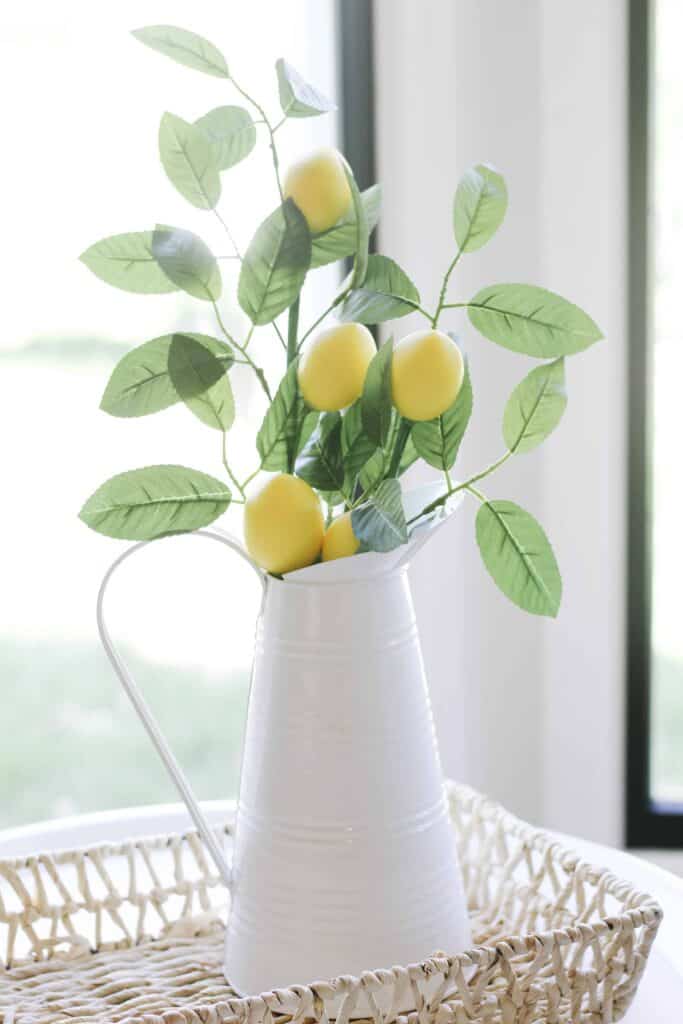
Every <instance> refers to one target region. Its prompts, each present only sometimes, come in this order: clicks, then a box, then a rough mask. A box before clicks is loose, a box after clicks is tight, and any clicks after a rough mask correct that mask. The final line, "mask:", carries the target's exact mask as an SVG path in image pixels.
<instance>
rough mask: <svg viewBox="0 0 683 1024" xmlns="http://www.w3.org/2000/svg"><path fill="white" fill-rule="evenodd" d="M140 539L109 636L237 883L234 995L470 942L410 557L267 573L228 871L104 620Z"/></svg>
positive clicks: (131, 688) (231, 967)
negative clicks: (338, 572)
mask: <svg viewBox="0 0 683 1024" xmlns="http://www.w3.org/2000/svg"><path fill="white" fill-rule="evenodd" d="M202 532H203V533H204V534H205V535H207V536H212V537H214V539H219V540H223V541H224V542H225V543H228V544H229V545H230V546H231V547H234V546H235V542H233V541H231V540H230V539H229V538H227V536H226V535H222V534H221V533H220V531H218V530H215V529H214V530H207V531H202ZM139 546H140V545H136V547H139ZM133 550H135V548H132V549H129V551H128V552H126V553H125V554H124V555H123V556H122V558H120V559H119V561H118V562H117V563H115V564H114V566H112V569H111V570H110V572H109V574H108V575H107V577H106V578H105V581H104V583H103V586H102V590H101V592H100V600H99V604H98V609H99V621H100V628H101V632H102V639H103V642H104V645H105V648H106V650H107V652H108V653H109V655H110V658H111V659H112V662H113V664H114V667H115V669H116V671H117V673H118V675H119V677H120V679H121V681H122V682H123V684H124V686H125V687H126V689H127V691H128V693H129V695H130V696H131V699H132V700H133V702H134V704H135V706H136V708H137V710H138V712H139V713H140V715H141V717H142V719H143V722H144V724H145V726H146V728H147V729H148V731H149V733H150V735H151V737H152V739H153V740H154V742H155V744H156V745H157V748H158V749H159V751H160V753H161V755H162V757H163V758H164V761H165V762H166V765H167V767H168V768H169V771H171V774H172V775H173V778H174V781H175V782H176V784H177V785H178V787H179V789H180V792H181V795H182V796H183V799H185V800H186V802H187V804H188V807H189V809H190V813H191V814H192V815H193V818H194V820H195V821H196V823H197V825H198V827H199V828H200V831H201V832H202V835H203V837H204V839H205V841H206V842H207V843H208V844H209V846H210V848H211V851H212V853H213V855H214V858H215V859H217V861H218V863H219V868H220V870H221V871H222V872H223V874H224V876H225V878H226V882H229V886H230V890H231V910H230V915H229V918H228V925H227V933H226V943H225V975H226V978H227V979H228V981H229V982H230V984H231V985H232V986H233V988H235V990H236V991H238V992H239V993H242V994H255V993H259V992H264V991H270V990H272V989H274V988H286V987H290V986H291V985H294V984H306V983H310V982H311V981H314V980H321V979H329V978H333V977H336V976H338V975H342V974H355V975H358V974H360V973H362V972H363V971H364V970H368V969H376V968H382V967H390V966H392V965H393V964H409V963H414V962H419V961H420V960H423V959H425V958H426V957H428V956H430V955H431V954H432V953H434V952H436V951H444V952H446V953H450V954H453V953H457V952H461V951H462V950H464V949H465V948H466V947H467V946H468V944H469V941H470V934H469V924H468V917H467V910H466V905H465V900H464V896H463V888H462V882H461V877H460V871H459V867H458V862H457V854H456V849H455V839H454V835H453V832H452V828H451V825H450V822H449V817H448V813H447V806H446V798H445V792H444V787H443V779H442V772H441V766H440V763H439V755H438V751H437V745H436V738H435V732H434V724H433V720H432V713H431V707H430V701H429V695H428V691H427V686H426V680H425V674H424V668H423V663H422V656H421V652H420V643H419V638H418V634H417V627H416V621H415V613H414V609H413V603H412V599H411V594H410V587H409V582H408V576H407V570H406V567H405V565H400V564H399V565H398V567H396V566H392V567H390V568H389V569H388V570H387V571H382V570H381V563H379V564H380V569H379V571H378V570H377V564H378V563H377V562H375V563H374V564H373V565H374V567H373V571H372V572H370V573H366V574H364V573H363V572H361V573H360V574H356V575H355V577H354V578H350V579H333V580H331V581H328V580H326V579H325V578H324V575H321V576H318V577H315V576H314V577H311V578H306V577H305V575H304V576H303V577H302V578H297V574H295V576H294V577H293V578H289V579H285V580H278V579H273V578H271V577H268V578H266V577H264V576H263V574H260V575H261V578H262V582H263V584H264V597H263V604H262V608H261V614H260V616H259V621H258V626H257V631H256V650H255V657H254V666H253V673H252V682H251V693H250V698H249V713H248V718H247V726H246V736H245V743H244V755H243V763H242V776H241V784H240V796H239V803H238V810H237V819H236V826H235V838H234V847H233V862H232V867H231V870H230V876H229V877H228V871H229V869H228V868H227V866H226V865H225V862H224V860H223V859H222V856H221V851H220V850H218V849H216V846H217V844H216V842H215V838H214V837H213V834H212V833H211V831H210V829H209V827H208V825H207V824H206V822H205V821H204V820H203V818H202V815H201V811H200V810H199V808H198V806H197V804H196V801H195V800H194V798H193V796H192V794H191V792H190V789H189V786H188V784H187V781H186V780H185V778H184V777H183V775H182V772H181V771H180V769H179V768H178V766H177V765H176V763H175V761H174V759H173V756H172V754H171V753H170V751H169V750H168V747H167V746H166V744H165V741H164V739H163V737H162V736H161V734H160V733H159V730H158V728H157V727H156V724H155V723H154V721H153V720H152V719H151V716H150V714H149V710H148V709H147V707H146V705H145V704H144V701H143V699H142V697H141V696H140V694H139V693H138V691H137V689H136V687H135V684H134V683H133V681H132V679H131V677H130V675H129V673H128V672H127V670H126V668H125V666H124V665H123V663H122V661H121V659H120V657H119V656H118V654H117V653H116V652H115V650H114V648H113V646H112V643H111V640H110V638H109V635H108V633H107V630H106V627H105V625H104V621H103V615H102V599H103V594H104V589H105V586H106V583H107V581H108V579H109V576H110V575H111V572H112V571H113V569H114V568H115V567H116V565H118V564H120V561H122V560H123V558H125V557H126V556H127V554H129V553H131V552H132V551H133ZM239 550H240V553H241V554H242V555H243V556H244V553H243V551H242V550H241V549H239ZM363 557H364V556H360V557H358V556H357V558H356V559H354V560H353V561H356V560H358V562H359V564H360V563H361V562H362V559H363ZM348 561H349V562H350V561H352V560H348ZM371 564H372V563H371ZM257 571H258V572H259V573H260V570H257Z"/></svg>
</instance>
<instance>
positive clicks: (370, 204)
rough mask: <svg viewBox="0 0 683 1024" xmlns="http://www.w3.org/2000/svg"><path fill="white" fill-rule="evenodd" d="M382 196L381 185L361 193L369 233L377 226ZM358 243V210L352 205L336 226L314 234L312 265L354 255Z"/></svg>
mask: <svg viewBox="0 0 683 1024" xmlns="http://www.w3.org/2000/svg"><path fill="white" fill-rule="evenodd" d="M381 198H382V196H381V186H379V185H371V186H370V188H366V189H365V191H364V192H361V194H360V199H361V203H362V204H363V211H364V213H365V219H366V221H367V225H368V233H369V234H370V233H372V231H374V229H375V228H376V227H377V222H378V220H379V211H380V203H381ZM357 244H358V238H357V231H356V211H355V208H353V207H352V209H351V210H349V212H348V214H347V215H346V216H345V217H343V218H342V219H341V220H340V221H339V222H338V223H337V224H335V225H334V227H331V228H328V229H327V231H322V232H321V233H320V234H319V235H313V249H312V251H311V267H322V266H324V265H325V264H326V263H334V262H335V261H336V260H341V259H345V258H346V257H347V256H353V254H354V253H355V251H356V246H357Z"/></svg>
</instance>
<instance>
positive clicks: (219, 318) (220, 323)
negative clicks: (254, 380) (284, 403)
mask: <svg viewBox="0 0 683 1024" xmlns="http://www.w3.org/2000/svg"><path fill="white" fill-rule="evenodd" d="M211 305H212V306H213V311H214V313H215V315H216V320H217V321H218V326H219V327H220V329H221V331H222V332H223V334H224V335H225V339H226V341H227V342H228V343H229V344H230V345H232V346H233V348H236V349H237V351H238V352H241V353H242V355H243V356H244V359H245V361H246V362H247V363H248V364H249V366H251V368H252V370H253V371H254V373H255V374H256V376H257V377H258V379H259V381H260V383H261V387H262V388H263V390H264V391H265V393H266V397H267V399H268V401H269V402H272V400H273V396H272V395H271V393H270V388H269V387H268V381H267V380H266V375H265V373H264V372H263V370H262V369H261V367H260V366H257V365H256V363H255V362H254V360H253V359H252V358H251V356H250V355H249V353H248V352H247V350H246V348H245V347H244V345H240V343H239V341H237V340H236V339H235V338H233V336H232V334H231V333H230V331H229V330H228V329H227V327H226V326H225V324H224V323H223V318H222V316H221V313H220V310H219V308H218V306H217V304H216V300H215V299H211Z"/></svg>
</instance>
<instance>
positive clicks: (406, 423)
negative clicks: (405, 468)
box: [387, 416, 413, 479]
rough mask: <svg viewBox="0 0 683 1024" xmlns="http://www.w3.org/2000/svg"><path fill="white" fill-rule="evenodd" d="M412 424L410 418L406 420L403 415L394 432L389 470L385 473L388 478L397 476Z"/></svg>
mask: <svg viewBox="0 0 683 1024" xmlns="http://www.w3.org/2000/svg"><path fill="white" fill-rule="evenodd" d="M412 426H413V424H412V422H411V421H410V420H407V419H406V418H405V417H404V416H402V417H401V422H400V423H399V427H398V431H397V434H396V441H395V444H394V449H393V452H392V453H391V462H390V463H389V472H388V474H387V476H388V477H389V479H392V478H393V477H397V476H398V471H399V468H400V465H401V456H402V455H403V451H404V449H405V446H406V444H407V443H408V438H409V437H410V431H411V429H412Z"/></svg>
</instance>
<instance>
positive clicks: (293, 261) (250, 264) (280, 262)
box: [237, 199, 311, 324]
mask: <svg viewBox="0 0 683 1024" xmlns="http://www.w3.org/2000/svg"><path fill="white" fill-rule="evenodd" d="M310 265H311V235H310V232H309V230H308V224H307V223H306V218H305V217H304V215H303V214H302V213H301V211H300V210H299V208H298V207H297V206H296V204H295V203H294V202H293V200H292V199H286V200H285V202H284V203H283V205H282V206H280V207H278V209H277V210H275V212H274V213H271V215H270V216H269V217H267V218H266V220H264V221H263V223H262V224H261V226H260V227H259V228H258V229H257V231H256V234H255V235H254V237H253V238H252V240H251V242H250V244H249V248H248V249H247V251H246V253H245V255H244V260H243V262H242V269H241V271H240V279H239V285H238V289H237V298H238V300H239V304H240V306H241V307H242V309H243V310H244V312H245V313H246V314H247V316H248V317H249V319H250V320H251V321H252V323H254V324H269V323H271V322H272V321H273V320H274V319H275V318H276V317H277V316H279V315H280V313H282V312H283V311H284V310H285V309H287V308H288V306H291V304H292V302H294V300H295V299H296V297H297V295H298V294H299V292H300V291H301V286H302V285H303V283H304V278H305V277H306V271H307V270H308V268H309V266H310Z"/></svg>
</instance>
